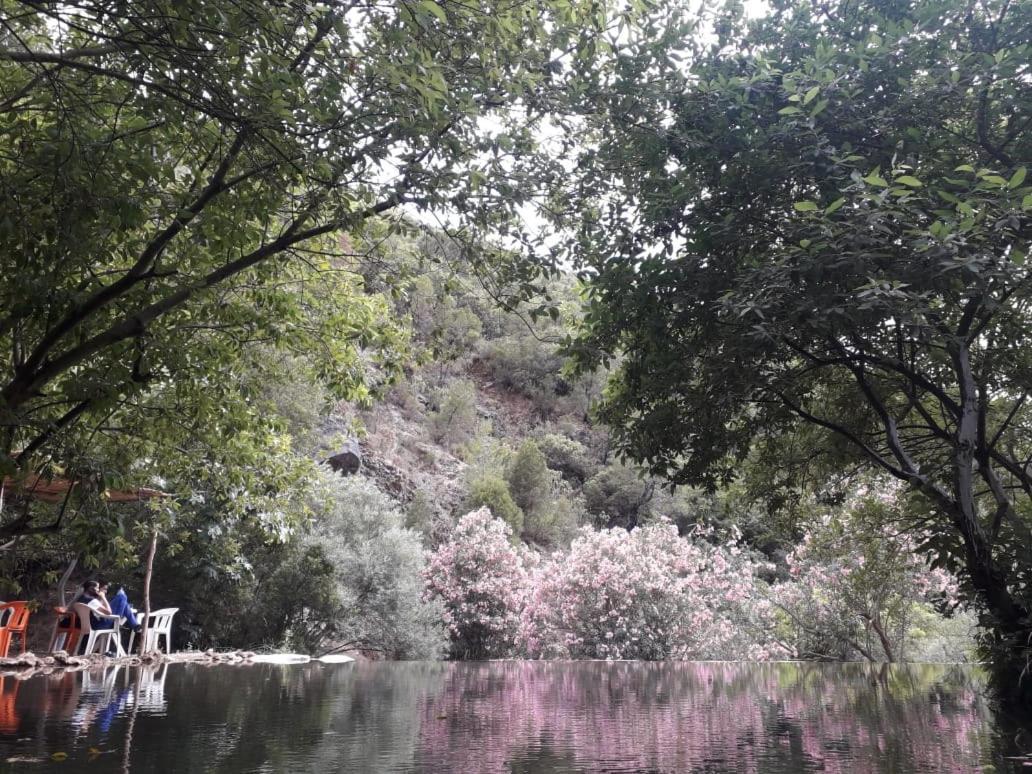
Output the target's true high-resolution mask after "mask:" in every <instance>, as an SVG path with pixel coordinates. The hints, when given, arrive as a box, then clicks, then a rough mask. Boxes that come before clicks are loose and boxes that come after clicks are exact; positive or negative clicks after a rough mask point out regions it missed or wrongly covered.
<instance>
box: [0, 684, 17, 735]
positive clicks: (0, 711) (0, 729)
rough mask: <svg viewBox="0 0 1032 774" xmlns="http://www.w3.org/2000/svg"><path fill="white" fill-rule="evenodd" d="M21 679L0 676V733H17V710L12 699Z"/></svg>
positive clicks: (15, 694)
mask: <svg viewBox="0 0 1032 774" xmlns="http://www.w3.org/2000/svg"><path fill="white" fill-rule="evenodd" d="M20 685H21V680H16V679H14V678H13V677H0V734H17V733H18V712H17V710H16V709H15V708H14V701H15V699H17V698H18V686H20Z"/></svg>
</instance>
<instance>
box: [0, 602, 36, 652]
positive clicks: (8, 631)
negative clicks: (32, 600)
mask: <svg viewBox="0 0 1032 774" xmlns="http://www.w3.org/2000/svg"><path fill="white" fill-rule="evenodd" d="M5 617H6V623H4V625H3V626H0V658H7V653H8V651H9V650H10V649H11V637H13V636H14V635H15V634H17V635H18V636H19V637H21V652H22V653H24V652H25V647H26V640H27V635H28V628H29V603H28V602H4V603H3V604H2V605H0V621H3V620H4V619H5Z"/></svg>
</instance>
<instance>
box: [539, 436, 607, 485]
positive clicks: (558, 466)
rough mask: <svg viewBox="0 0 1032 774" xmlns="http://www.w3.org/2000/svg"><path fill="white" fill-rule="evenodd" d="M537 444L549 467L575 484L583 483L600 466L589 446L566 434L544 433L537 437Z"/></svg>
mask: <svg viewBox="0 0 1032 774" xmlns="http://www.w3.org/2000/svg"><path fill="white" fill-rule="evenodd" d="M537 445H538V448H539V449H541V453H542V454H544V455H545V462H546V464H547V465H548V467H549V468H551V469H552V470H555V471H558V472H559V474H560V475H562V477H563V478H565V479H566V480H567V481H569V482H571V483H573V484H577V485H580V484H583V483H584V482H585V481H587V480H588V479H589V478H591V476H593V475H594V473H595V470H596V468H597V467H598V466H597V464H596V463H595V461H594V460H593V459H592V458H591V451H590V450H589V449H588V447H587V446H585V445H584V444H582V443H580V442H579V441H575V440H573V439H572V438H567V437H566V436H565V435H559V434H557V433H549V434H548V435H543V436H541V437H540V438H538V439H537Z"/></svg>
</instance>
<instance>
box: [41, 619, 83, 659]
mask: <svg viewBox="0 0 1032 774" xmlns="http://www.w3.org/2000/svg"><path fill="white" fill-rule="evenodd" d="M54 615H55V616H56V619H55V620H54V633H53V634H52V635H51V636H50V648H49V649H48V650H49V651H50V652H51V653H53V652H54V651H56V650H63V651H64V652H65V653H67V654H68V655H70V656H74V655H75V653H76V652H77V650H78V648H79V638H80V637H82V624H81V623H79V616H78V615H76V613H75V611H74V610H72V609H70V608H67V607H55V608H54Z"/></svg>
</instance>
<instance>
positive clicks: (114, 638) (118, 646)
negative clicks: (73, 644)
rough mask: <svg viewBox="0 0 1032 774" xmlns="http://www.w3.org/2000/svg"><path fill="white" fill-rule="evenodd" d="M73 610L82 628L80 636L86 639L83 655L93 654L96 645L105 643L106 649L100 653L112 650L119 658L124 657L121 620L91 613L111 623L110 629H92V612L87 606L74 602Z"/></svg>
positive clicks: (114, 616)
mask: <svg viewBox="0 0 1032 774" xmlns="http://www.w3.org/2000/svg"><path fill="white" fill-rule="evenodd" d="M72 607H73V608H74V609H75V613H76V615H78V616H79V624H80V626H81V627H82V636H84V637H86V648H85V650H83V654H84V655H87V656H88V655H89V654H90V653H93V651H94V650H95V649H96V647H97V645H99V644H101V643H103V642H105V641H106V643H107V647H105V648H104V649H103V650H102V651H101V653H106V652H107V651H109V650H114V651H115V652H116V653H118V655H119V656H124V655H125V650H123V649H122V631H121V626H122V619H121V618H120V617H119V616H117V615H103V614H102V613H93V615H95V616H97V618H100V619H103V620H106V621H111V628H110V629H94V628H93V624H92V622H91V621H90V613H91V612H92V611H91V610H90V608H89V605H86V604H83V603H82V602H76V603H75V604H73V605H72Z"/></svg>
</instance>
